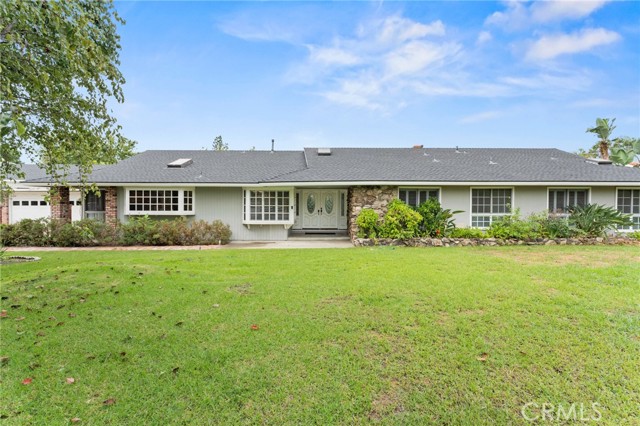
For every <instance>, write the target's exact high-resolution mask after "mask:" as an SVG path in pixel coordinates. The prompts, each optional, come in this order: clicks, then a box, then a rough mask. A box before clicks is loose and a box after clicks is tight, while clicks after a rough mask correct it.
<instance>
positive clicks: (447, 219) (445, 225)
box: [416, 198, 462, 238]
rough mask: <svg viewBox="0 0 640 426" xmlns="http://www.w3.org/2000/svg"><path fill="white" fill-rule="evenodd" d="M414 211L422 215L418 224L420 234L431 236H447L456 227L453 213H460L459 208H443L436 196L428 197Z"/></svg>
mask: <svg viewBox="0 0 640 426" xmlns="http://www.w3.org/2000/svg"><path fill="white" fill-rule="evenodd" d="M416 211H417V212H418V213H419V214H420V216H422V220H421V222H420V224H419V225H418V228H419V229H420V236H423V237H432V238H433V237H447V236H449V235H450V234H451V232H453V230H454V229H456V225H455V222H454V220H453V215H454V214H457V213H462V211H460V210H456V211H451V210H450V209H443V208H442V206H441V205H440V201H438V200H437V199H436V198H429V199H428V200H427V201H425V202H424V203H422V204H420V205H419V206H418V207H417V208H416Z"/></svg>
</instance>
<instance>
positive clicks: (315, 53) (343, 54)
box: [309, 46, 361, 66]
mask: <svg viewBox="0 0 640 426" xmlns="http://www.w3.org/2000/svg"><path fill="white" fill-rule="evenodd" d="M309 60H310V61H311V62H314V63H317V64H322V65H327V66H332V65H337V66H340V65H346V66H348V65H356V64H358V63H360V61H361V59H360V58H359V57H358V56H357V55H355V54H353V53H352V52H348V51H346V50H344V49H341V48H339V47H315V46H310V47H309Z"/></svg>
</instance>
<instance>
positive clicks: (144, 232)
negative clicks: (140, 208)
mask: <svg viewBox="0 0 640 426" xmlns="http://www.w3.org/2000/svg"><path fill="white" fill-rule="evenodd" d="M158 223H159V221H156V220H153V219H151V218H149V216H140V217H132V218H130V219H129V220H128V221H127V223H124V224H122V225H120V228H121V229H122V244H124V245H125V246H135V245H141V246H153V245H157V243H158V240H159V239H160V236H159V235H158Z"/></svg>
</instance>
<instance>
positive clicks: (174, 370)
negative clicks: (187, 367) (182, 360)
mask: <svg viewBox="0 0 640 426" xmlns="http://www.w3.org/2000/svg"><path fill="white" fill-rule="evenodd" d="M179 370H180V367H174V368H173V369H172V370H171V372H172V373H173V374H178V371H179Z"/></svg>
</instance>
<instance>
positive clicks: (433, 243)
mask: <svg viewBox="0 0 640 426" xmlns="http://www.w3.org/2000/svg"><path fill="white" fill-rule="evenodd" d="M353 245H354V246H356V247H370V246H406V247H460V246H555V245H560V246H563V245H567V246H579V245H583V246H594V245H636V246H640V241H639V240H635V239H632V238H627V237H608V238H601V237H598V238H586V237H584V238H555V239H552V238H538V239H536V240H530V241H523V240H501V239H497V238H411V239H408V240H396V239H391V238H380V239H369V238H355V239H353Z"/></svg>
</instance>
